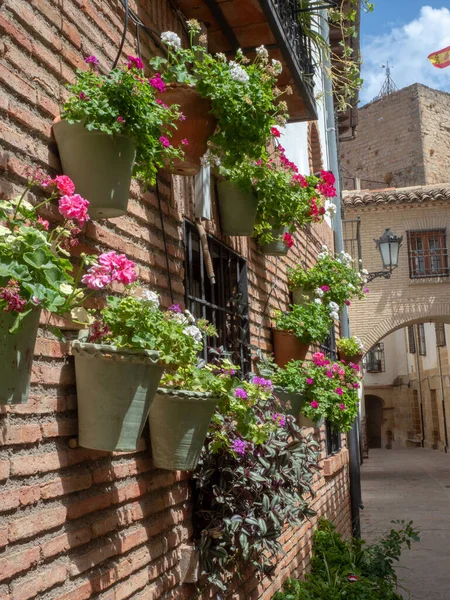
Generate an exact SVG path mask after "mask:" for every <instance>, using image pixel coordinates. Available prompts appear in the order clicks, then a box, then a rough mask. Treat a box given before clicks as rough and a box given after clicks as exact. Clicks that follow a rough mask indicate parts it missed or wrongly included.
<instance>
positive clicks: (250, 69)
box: [151, 20, 288, 165]
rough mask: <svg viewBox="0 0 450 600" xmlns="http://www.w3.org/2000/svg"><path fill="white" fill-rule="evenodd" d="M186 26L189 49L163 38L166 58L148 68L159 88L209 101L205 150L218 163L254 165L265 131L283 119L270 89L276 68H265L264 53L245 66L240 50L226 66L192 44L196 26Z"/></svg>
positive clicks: (284, 113)
mask: <svg viewBox="0 0 450 600" xmlns="http://www.w3.org/2000/svg"><path fill="white" fill-rule="evenodd" d="M187 25H188V28H189V31H190V48H189V49H184V48H181V43H180V40H179V38H178V40H175V41H173V40H172V41H170V39H171V36H175V37H176V38H177V37H178V36H176V35H175V34H173V33H172V32H165V33H163V34H162V35H161V39H162V41H163V42H164V41H165V42H166V44H167V49H168V57H167V58H161V57H157V58H154V59H152V60H151V65H152V66H153V68H154V69H155V71H157V72H159V73H161V75H162V78H163V79H164V81H165V82H168V83H169V82H179V83H187V84H190V85H193V86H195V87H196V90H197V91H198V93H199V94H200V95H201V96H202V97H203V98H209V99H210V100H211V102H212V110H211V112H212V113H213V114H214V115H215V117H216V118H217V120H218V129H217V131H216V133H215V134H214V135H213V136H212V138H211V139H210V147H211V150H212V151H213V152H214V153H215V154H218V155H220V158H221V160H222V163H224V164H227V165H233V164H235V163H236V162H240V161H242V160H243V159H244V158H245V157H248V158H250V159H259V158H260V157H261V156H263V155H264V153H265V147H266V143H267V140H268V138H269V137H270V129H271V127H272V126H273V125H275V124H276V123H279V124H281V125H284V124H285V123H286V119H287V117H288V115H287V105H286V103H285V102H283V101H281V102H280V101H279V96H280V95H281V92H280V90H277V89H276V88H275V83H276V80H277V76H278V75H279V74H280V72H281V63H279V62H278V61H272V63H271V64H269V61H268V55H267V51H266V50H265V49H264V48H261V49H258V50H257V53H256V58H255V60H254V61H253V62H252V63H250V64H249V62H250V61H249V60H248V59H247V58H246V57H244V55H243V54H242V52H241V51H240V50H238V51H237V53H236V57H235V60H234V61H229V62H228V61H227V59H226V56H225V55H224V54H216V55H215V56H212V55H211V54H209V53H208V52H207V51H206V50H205V48H204V46H201V45H195V44H194V38H195V37H196V35H197V34H198V32H199V31H200V26H199V24H198V22H196V21H195V20H191V21H188V23H187ZM167 38H169V41H167Z"/></svg>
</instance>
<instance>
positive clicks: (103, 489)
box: [0, 0, 350, 600]
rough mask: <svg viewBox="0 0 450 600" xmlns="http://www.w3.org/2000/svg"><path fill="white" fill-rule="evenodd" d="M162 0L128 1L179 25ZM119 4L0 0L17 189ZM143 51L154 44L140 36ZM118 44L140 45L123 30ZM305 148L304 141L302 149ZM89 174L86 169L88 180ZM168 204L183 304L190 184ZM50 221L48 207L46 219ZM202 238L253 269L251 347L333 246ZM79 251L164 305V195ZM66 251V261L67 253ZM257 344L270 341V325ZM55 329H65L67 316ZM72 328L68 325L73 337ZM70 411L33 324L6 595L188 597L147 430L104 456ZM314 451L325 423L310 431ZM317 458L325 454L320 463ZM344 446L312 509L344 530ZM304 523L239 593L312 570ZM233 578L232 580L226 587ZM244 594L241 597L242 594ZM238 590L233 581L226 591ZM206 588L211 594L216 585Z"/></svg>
mask: <svg viewBox="0 0 450 600" xmlns="http://www.w3.org/2000/svg"><path fill="white" fill-rule="evenodd" d="M172 5H173V2H171V1H169V0H158V1H157V2H150V0H140V1H139V2H131V8H132V9H133V10H135V11H136V12H138V14H139V16H140V18H141V19H142V20H143V21H144V23H145V24H147V25H148V26H149V27H152V28H154V29H157V30H159V31H161V30H166V29H171V30H174V31H177V32H178V33H179V34H180V35H182V34H183V29H182V26H181V22H180V20H179V17H178V16H177V15H176V13H175V12H174V10H173V8H172ZM122 22H123V13H122V11H121V8H120V3H119V2H118V1H112V2H109V1H108V2H107V1H106V0H64V2H61V1H60V0H4V1H2V2H0V29H1V31H2V34H3V38H2V40H1V42H0V79H1V93H0V111H1V120H0V128H1V133H2V135H1V137H2V150H1V153H0V169H1V173H0V176H1V177H0V185H1V193H2V196H3V197H12V196H13V195H14V194H16V193H17V192H18V191H19V189H20V187H21V185H22V184H23V182H24V171H25V168H26V167H27V165H33V166H40V167H42V168H44V169H46V170H47V171H49V172H51V173H55V172H59V169H60V165H59V161H58V157H57V151H56V147H55V145H54V143H53V142H52V139H51V129H50V125H51V120H52V119H53V118H54V117H55V116H57V115H58V113H59V106H60V104H61V101H62V100H63V99H64V98H65V96H66V93H67V92H66V90H65V88H64V85H65V84H66V83H67V82H70V81H72V80H73V76H74V70H75V68H76V67H77V66H80V65H81V64H82V57H83V56H85V55H88V54H95V55H96V56H98V57H99V59H100V61H101V64H102V65H103V66H105V65H107V66H108V67H109V66H110V65H111V64H112V62H113V60H114V58H115V54H116V49H117V47H118V42H119V40H120V34H121V27H122ZM141 44H142V55H143V58H144V59H147V58H148V57H149V56H151V55H153V54H155V53H156V52H157V48H156V47H155V46H154V45H153V43H152V42H151V41H149V40H148V39H147V37H146V36H144V35H142V36H141ZM124 53H125V54H128V53H134V54H135V53H136V42H135V39H134V32H133V31H132V30H131V29H130V31H129V32H128V36H127V39H126V43H125V48H124ZM305 151H306V149H305ZM94 175H95V174H94ZM160 187H161V194H162V211H163V218H164V223H165V230H166V235H167V252H168V256H169V269H170V273H171V279H172V285H173V291H174V296H175V298H174V299H175V301H176V302H179V303H181V304H183V299H184V283H183V281H184V245H183V230H182V224H183V219H184V217H185V216H190V217H192V214H193V213H192V182H191V181H190V180H189V179H183V178H173V179H172V178H171V177H170V175H169V174H167V173H162V174H161V184H160ZM50 216H51V215H50ZM214 223H217V220H215V222H213V223H211V224H210V225H209V226H208V229H209V230H210V232H211V233H213V234H216V235H218V236H219V237H221V239H222V240H223V241H224V242H225V243H227V244H229V245H230V246H232V247H233V248H234V249H235V250H236V251H237V252H239V253H240V254H241V255H242V256H244V257H245V258H246V259H247V260H248V262H249V297H250V303H251V336H252V342H253V343H256V342H257V339H258V338H257V336H258V327H259V324H260V322H261V319H263V315H262V310H263V307H264V305H265V303H266V301H267V295H268V293H269V292H270V290H271V288H272V286H273V283H274V280H275V277H277V282H276V285H275V291H274V293H273V294H272V297H271V302H270V311H271V310H272V309H273V308H274V307H275V306H278V300H279V301H280V303H281V304H282V305H283V306H286V305H287V304H288V301H289V295H288V289H287V283H286V269H287V267H288V265H289V264H294V263H295V262H296V261H297V260H298V259H299V257H300V256H301V257H302V258H303V259H306V261H307V262H308V263H309V264H310V263H311V262H312V261H313V259H314V256H315V255H316V254H317V251H318V249H319V248H320V245H321V243H322V242H325V243H326V244H327V245H329V246H332V234H331V231H330V229H329V228H328V227H327V226H326V225H321V226H317V227H314V228H313V229H312V231H311V233H310V234H308V235H306V234H302V235H299V236H297V240H296V246H295V249H294V250H293V252H292V253H291V256H290V258H289V260H284V259H279V260H278V261H276V260H275V259H266V258H264V257H263V256H262V255H261V254H259V253H258V251H257V247H256V245H255V243H254V242H253V241H252V240H250V241H249V240H246V239H234V240H233V239H230V238H223V237H222V236H220V235H219V232H218V230H217V227H216V225H215V224H214ZM84 234H85V235H84V238H83V242H82V244H81V245H80V246H79V247H77V249H76V253H75V255H76V254H77V253H80V252H81V251H90V252H99V251H105V250H110V249H116V250H119V251H121V252H125V253H126V254H127V255H128V256H129V257H130V258H132V259H133V260H135V262H136V264H137V266H138V271H139V278H140V280H141V281H142V282H143V283H145V284H147V285H148V286H150V287H152V288H153V289H155V290H156V291H157V292H159V293H160V294H161V297H162V303H163V304H164V305H165V306H168V305H169V304H170V302H171V299H170V297H169V293H168V277H167V270H166V262H165V261H166V257H165V250H164V244H163V240H162V234H161V230H160V220H159V212H158V203H157V200H156V197H155V194H154V193H153V191H146V192H145V191H143V190H142V188H141V187H140V186H139V185H138V184H137V183H136V182H134V183H133V184H132V188H131V192H130V202H129V209H128V213H127V215H126V216H123V217H120V218H116V219H111V220H109V221H102V222H94V223H89V224H88V225H87V226H86V229H85V232H84ZM75 258H76V256H75ZM264 323H265V326H264V328H263V331H262V347H263V348H264V349H267V350H270V349H271V346H270V331H269V326H270V319H269V318H268V317H267V318H266V319H265V321H264ZM63 326H64V327H66V328H68V327H69V325H68V324H64V323H63ZM67 333H68V335H69V337H70V331H67ZM76 434H77V404H76V389H75V380H74V370H73V359H72V358H71V357H70V347H69V344H68V343H62V342H59V341H56V340H55V339H54V338H53V337H52V336H51V334H49V333H48V332H46V331H45V329H40V332H39V337H38V340H37V345H36V351H35V363H34V367H33V375H32V390H31V394H30V400H29V402H28V404H26V405H23V406H10V407H1V408H0V600H27V599H29V598H45V599H46V600H47V599H48V600H84V599H87V598H92V599H98V600H106V599H107V600H122V599H126V598H133V599H134V598H136V599H139V598H142V599H144V598H145V600H152V599H156V598H173V599H178V598H184V597H192V596H193V595H194V591H195V588H194V586H193V585H188V584H183V583H182V581H181V570H180V564H179V563H180V556H181V550H180V547H181V545H182V544H183V543H186V542H188V541H189V540H190V539H191V534H192V527H191V512H192V504H191V495H190V484H189V476H188V474H184V473H178V472H173V473H172V472H167V471H161V470H158V469H155V468H154V467H153V465H152V461H151V453H150V450H149V439H148V433H147V431H146V432H145V434H144V438H143V440H142V441H141V445H140V447H139V450H138V451H137V452H135V453H112V454H111V453H106V452H99V451H92V450H86V449H83V448H80V447H77V445H76ZM318 435H319V438H320V441H321V444H322V448H323V447H324V432H323V430H322V431H321V432H320V433H319V434H318ZM323 459H324V453H323V454H322V461H323ZM347 462H348V461H347V453H346V452H344V453H342V455H341V457H340V459H339V460H337V459H328V460H327V461H326V462H322V463H321V464H323V465H324V466H325V468H326V473H327V476H326V477H325V475H324V473H322V474H321V475H320V476H317V479H316V485H315V487H316V491H317V496H316V500H315V501H314V507H315V508H316V509H317V510H318V513H319V514H320V515H326V516H327V517H329V518H331V519H333V520H336V521H337V523H338V525H339V528H340V530H341V531H343V532H344V533H345V534H349V531H350V513H349V490H348V487H349V483H348V466H347ZM313 523H314V519H313V520H312V521H311V523H307V524H305V526H304V527H302V528H300V529H298V530H296V531H293V530H290V529H289V530H287V531H286V532H285V534H284V536H283V542H284V545H285V548H286V551H287V556H286V557H285V558H283V559H282V560H281V562H280V564H279V567H278V569H277V573H276V576H275V579H274V580H273V582H271V581H270V580H264V581H262V582H260V581H258V579H257V578H256V577H255V576H254V574H252V573H248V574H247V576H246V579H245V582H244V584H242V585H241V587H240V589H239V590H238V591H237V592H236V593H235V597H236V598H244V597H246V598H267V599H269V598H271V596H272V594H273V593H274V591H276V589H278V588H279V587H280V585H281V582H282V580H283V579H284V578H285V577H287V576H288V574H289V573H294V574H296V575H300V574H301V573H302V572H303V571H304V569H305V568H306V567H307V565H308V562H309V558H308V552H309V548H310V540H311V531H312V525H313ZM236 585H238V584H236ZM244 588H245V591H244ZM232 592H233V590H230V593H232ZM206 596H212V597H215V593H214V591H213V590H209V591H208V592H207V593H206V594H205V597H206Z"/></svg>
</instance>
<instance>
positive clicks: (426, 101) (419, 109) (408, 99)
mask: <svg viewBox="0 0 450 600" xmlns="http://www.w3.org/2000/svg"><path fill="white" fill-rule="evenodd" d="M449 110H450V94H447V93H445V92H441V91H438V90H433V89H431V88H428V87H426V86H424V85H421V84H414V85H411V86H409V87H407V88H404V89H402V90H399V91H398V92H395V93H393V94H391V95H389V96H386V97H385V98H382V99H381V100H377V101H376V102H372V103H370V104H367V105H366V106H364V107H362V108H360V109H359V124H358V135H357V136H356V139H354V140H351V141H346V142H342V144H341V162H342V166H343V168H344V186H345V187H346V188H347V189H354V186H353V177H358V178H360V179H361V186H362V187H363V188H368V189H379V188H382V187H391V186H393V187H407V186H413V185H427V184H434V183H443V182H446V181H448V180H449V172H448V166H449V164H450V142H449V136H448V132H449V131H450V119H449V117H448V114H449Z"/></svg>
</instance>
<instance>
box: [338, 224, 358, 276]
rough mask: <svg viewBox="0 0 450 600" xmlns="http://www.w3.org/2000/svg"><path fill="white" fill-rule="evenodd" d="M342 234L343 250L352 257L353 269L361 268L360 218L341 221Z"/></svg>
mask: <svg viewBox="0 0 450 600" xmlns="http://www.w3.org/2000/svg"><path fill="white" fill-rule="evenodd" d="M342 234H343V237H344V250H345V252H347V253H348V254H350V256H351V257H352V258H353V259H354V262H353V267H354V268H355V270H359V269H361V268H362V251H361V221H360V219H359V218H358V219H355V220H347V219H346V220H345V221H342Z"/></svg>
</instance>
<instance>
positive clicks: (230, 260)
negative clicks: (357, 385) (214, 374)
mask: <svg viewBox="0 0 450 600" xmlns="http://www.w3.org/2000/svg"><path fill="white" fill-rule="evenodd" d="M184 230H185V237H184V239H185V290H186V307H187V308H188V310H190V311H191V313H192V314H193V315H194V316H195V317H196V318H203V319H207V320H208V321H209V322H210V323H212V324H213V325H215V327H216V329H217V333H218V336H217V337H213V338H208V339H207V343H206V344H205V348H204V350H203V358H204V359H205V360H208V359H210V358H211V356H208V351H209V350H210V349H211V348H223V350H224V351H225V352H226V353H227V356H228V357H229V358H230V360H232V361H233V362H234V363H235V364H237V365H239V366H240V367H241V372H242V373H243V374H245V373H247V372H248V371H249V370H250V362H249V341H250V330H249V314H248V280H247V262H246V261H245V260H244V259H243V258H242V257H241V256H239V255H238V254H236V252H234V251H233V250H232V249H231V248H228V246H225V245H224V244H222V243H221V242H219V241H218V240H216V239H215V238H213V237H212V236H209V235H208V247H209V252H210V254H211V260H212V264H213V267H214V274H215V284H212V283H211V281H210V280H209V277H208V275H207V273H206V269H205V263H204V257H203V249H202V245H201V242H200V236H199V234H198V231H197V228H196V227H195V225H194V224H192V223H190V222H189V221H185V226H184Z"/></svg>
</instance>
